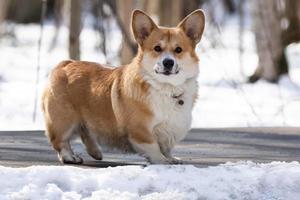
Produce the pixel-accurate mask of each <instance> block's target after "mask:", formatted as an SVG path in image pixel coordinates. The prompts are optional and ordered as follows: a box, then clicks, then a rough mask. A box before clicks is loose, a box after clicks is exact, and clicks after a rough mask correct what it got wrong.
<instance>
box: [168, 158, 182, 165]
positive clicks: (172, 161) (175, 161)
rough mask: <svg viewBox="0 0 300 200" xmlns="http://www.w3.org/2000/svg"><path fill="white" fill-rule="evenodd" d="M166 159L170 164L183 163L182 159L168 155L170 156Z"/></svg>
mask: <svg viewBox="0 0 300 200" xmlns="http://www.w3.org/2000/svg"><path fill="white" fill-rule="evenodd" d="M167 159H168V162H169V163H170V164H176V165H180V164H183V161H182V160H181V159H180V158H176V157H170V158H167Z"/></svg>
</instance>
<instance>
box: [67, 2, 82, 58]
mask: <svg viewBox="0 0 300 200" xmlns="http://www.w3.org/2000/svg"><path fill="white" fill-rule="evenodd" d="M81 6H82V5H81V0H70V28H69V30H70V32H69V57H70V58H71V59H74V60H80V32H81Z"/></svg>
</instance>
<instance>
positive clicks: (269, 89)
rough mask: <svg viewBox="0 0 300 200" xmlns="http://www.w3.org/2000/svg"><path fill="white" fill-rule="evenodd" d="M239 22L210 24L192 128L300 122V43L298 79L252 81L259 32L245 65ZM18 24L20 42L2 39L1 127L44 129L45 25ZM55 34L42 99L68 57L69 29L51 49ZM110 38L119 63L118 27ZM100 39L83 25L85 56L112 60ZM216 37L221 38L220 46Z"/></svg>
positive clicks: (294, 67) (248, 46)
mask: <svg viewBox="0 0 300 200" xmlns="http://www.w3.org/2000/svg"><path fill="white" fill-rule="evenodd" d="M236 20H237V18H232V19H230V18H229V19H228V20H227V24H226V25H225V26H224V27H223V28H221V30H220V32H218V31H215V32H212V31H210V30H209V29H210V25H209V24H208V25H207V26H206V27H207V31H206V32H205V36H204V38H203V40H202V42H201V43H200V45H199V46H198V48H197V51H198V53H199V56H200V76H199V83H200V88H199V99H198V101H197V103H196V106H195V108H194V111H193V123H192V127H193V128H196V127H230V126H239V127H246V126H300V89H299V88H300V87H299V85H300V60H299V57H300V45H291V46H290V48H288V50H287V55H288V58H289V63H290V65H291V68H290V71H291V73H290V77H291V78H292V81H291V80H290V79H289V78H288V77H287V76H285V77H282V78H281V79H280V81H279V84H278V85H276V84H270V83H267V82H265V81H259V82H257V83H256V84H247V83H245V79H244V78H243V76H242V75H241V74H244V75H249V74H251V73H253V71H254V70H255V67H256V66H257V55H256V51H255V44H254V35H253V33H252V32H251V30H250V29H249V28H246V30H245V34H244V54H243V57H242V62H241V63H242V67H240V66H241V64H240V60H239V51H238V45H239V43H238V26H237V21H236ZM15 28H16V30H15V33H16V38H17V40H11V39H9V38H4V39H1V40H0V52H1V53H0V75H1V78H0V111H1V112H0V130H3V129H10V130H11V129H43V128H44V125H43V118H42V115H41V110H40V106H38V111H37V120H36V122H33V120H32V118H33V117H32V115H33V110H34V99H35V81H36V68H37V48H38V47H37V43H38V38H39V33H40V29H39V26H38V25H26V26H23V25H17V26H16V27H15ZM53 34H54V27H53V25H52V24H51V23H47V24H46V25H45V28H44V37H43V41H42V49H41V70H40V72H39V78H40V82H39V86H38V95H39V99H40V95H41V91H42V89H43V87H44V85H45V83H46V80H47V75H48V74H49V72H50V70H51V69H52V68H53V67H54V66H55V65H56V64H57V63H58V62H60V61H61V60H64V59H67V58H68V53H67V41H68V39H67V38H68V30H67V28H66V27H63V28H62V29H61V31H60V35H59V38H58V43H57V46H56V48H54V49H53V50H52V51H49V48H50V43H51V40H52V36H53ZM108 36H109V38H108V41H110V42H109V44H108V48H109V52H110V54H109V59H108V60H110V61H113V62H114V63H117V60H118V59H117V58H116V56H117V50H118V48H119V46H120V40H121V35H120V32H119V31H118V30H117V29H116V28H114V26H113V27H112V30H111V31H110V32H108ZM98 37H99V36H98V35H97V33H96V32H95V31H94V30H92V29H91V28H90V26H87V27H85V28H84V29H83V32H82V35H81V44H82V47H81V58H82V60H89V61H96V62H100V63H105V62H106V61H107V60H106V58H105V57H104V56H103V54H102V53H101V52H100V50H99V49H96V48H95V44H96V43H97V42H98ZM212 37H214V38H216V39H217V41H218V42H217V46H216V47H214V48H213V47H212ZM297 81H298V82H297ZM297 84H298V85H297ZM38 105H39V104H38Z"/></svg>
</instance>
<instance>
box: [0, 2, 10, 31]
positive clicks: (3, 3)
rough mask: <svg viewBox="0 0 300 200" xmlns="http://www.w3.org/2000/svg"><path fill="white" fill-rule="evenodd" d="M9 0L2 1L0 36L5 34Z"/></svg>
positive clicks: (0, 6)
mask: <svg viewBox="0 0 300 200" xmlns="http://www.w3.org/2000/svg"><path fill="white" fill-rule="evenodd" d="M7 8H8V0H1V1H0V34H2V32H3V22H4V20H5V18H6V15H7Z"/></svg>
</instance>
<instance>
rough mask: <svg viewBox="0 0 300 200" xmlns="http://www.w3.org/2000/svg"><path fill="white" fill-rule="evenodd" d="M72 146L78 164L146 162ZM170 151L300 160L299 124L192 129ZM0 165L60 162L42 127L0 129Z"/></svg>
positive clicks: (202, 157)
mask: <svg viewBox="0 0 300 200" xmlns="http://www.w3.org/2000/svg"><path fill="white" fill-rule="evenodd" d="M73 146H74V150H75V152H76V153H79V154H80V155H81V156H82V157H83V159H84V160H85V162H84V164H83V165H80V166H82V167H108V166H118V165H127V164H137V165H145V164H146V161H145V160H144V159H143V158H142V157H140V156H138V155H134V154H123V153H121V152H118V151H116V150H105V149H104V160H103V161H95V160H93V159H92V158H91V157H89V156H88V155H87V153H86V152H85V150H84V148H83V146H82V145H81V144H80V143H79V142H76V141H75V142H74V144H73ZM174 155H175V156H178V157H180V158H182V159H183V160H184V161H185V163H187V164H194V165H196V166H199V167H205V166H212V165H217V164H220V163H225V162H228V161H231V162H237V161H241V160H251V161H253V162H259V163H261V162H264V163H265V162H271V161H300V127H299V128H292V127H287V128H226V129H193V130H191V131H190V133H189V134H188V136H187V137H186V138H185V140H184V141H182V142H181V143H179V144H178V145H177V146H176V148H175V150H174ZM0 165H3V166H11V167H24V166H32V165H60V163H59V162H58V159H57V156H56V153H55V152H54V150H53V149H52V148H51V146H50V145H49V143H48V141H47V138H46V137H45V135H44V131H0Z"/></svg>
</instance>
